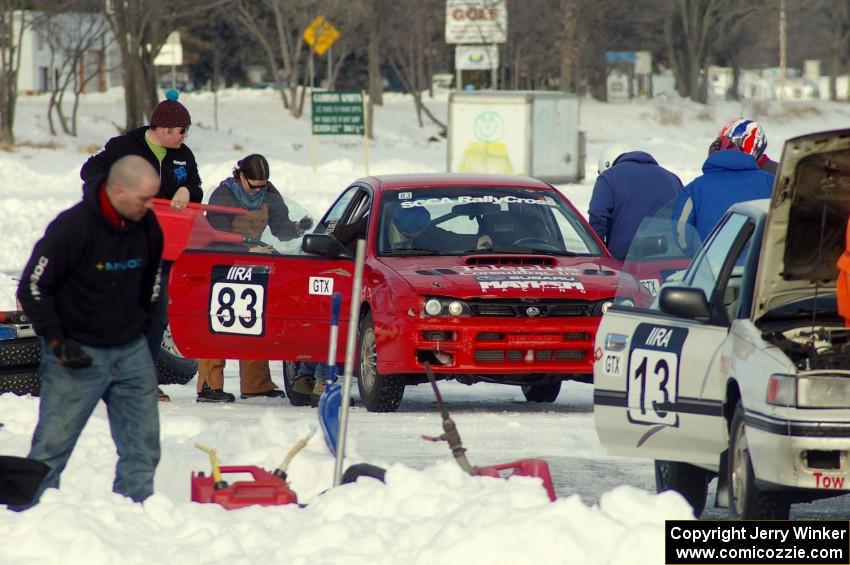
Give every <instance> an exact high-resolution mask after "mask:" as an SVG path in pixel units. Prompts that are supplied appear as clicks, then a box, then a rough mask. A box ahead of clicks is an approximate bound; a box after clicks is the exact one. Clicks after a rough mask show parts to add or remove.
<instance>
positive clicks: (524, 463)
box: [474, 459, 558, 502]
mask: <svg viewBox="0 0 850 565" xmlns="http://www.w3.org/2000/svg"><path fill="white" fill-rule="evenodd" d="M507 470H511V471H513V473H511V474H510V475H508V476H513V475H517V476H520V477H537V478H538V479H540V480H542V481H543V488H544V489H546V494H548V495H549V500H551V501H553V502H554V501H555V500H556V499H557V498H558V497H557V496H556V495H555V486H554V485H553V484H552V475H551V474H550V473H549V463H547V462H546V461H544V460H543V459H520V460H518V461H512V462H511V463H502V464H500V465H489V466H487V467H476V468H475V470H474V474H476V475H479V476H481V477H496V478H501V477H502V474H501V473H500V471H507Z"/></svg>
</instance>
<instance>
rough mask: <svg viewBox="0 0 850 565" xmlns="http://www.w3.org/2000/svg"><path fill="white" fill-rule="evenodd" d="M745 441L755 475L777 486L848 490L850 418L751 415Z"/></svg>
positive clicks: (748, 419) (849, 489)
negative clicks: (782, 417) (802, 418)
mask: <svg viewBox="0 0 850 565" xmlns="http://www.w3.org/2000/svg"><path fill="white" fill-rule="evenodd" d="M745 423H746V426H747V442H748V444H749V448H750V457H751V459H752V462H753V467H754V470H755V474H756V477H757V478H758V480H759V481H760V482H763V483H766V484H771V485H776V486H780V487H791V488H798V489H809V490H816V491H824V494H826V493H828V492H829V491H834V492H835V494H839V493H841V492H850V420H848V419H847V418H846V416H844V418H842V419H841V420H836V419H832V418H829V416H828V415H826V414H824V418H823V420H822V421H812V420H808V421H806V420H794V419H788V420H785V421H782V420H779V419H774V418H765V417H760V416H759V415H750V414H748V417H747V419H746V421H745Z"/></svg>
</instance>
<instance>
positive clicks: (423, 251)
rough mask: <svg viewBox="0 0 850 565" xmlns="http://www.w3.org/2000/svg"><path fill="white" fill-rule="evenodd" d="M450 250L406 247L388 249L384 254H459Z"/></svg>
mask: <svg viewBox="0 0 850 565" xmlns="http://www.w3.org/2000/svg"><path fill="white" fill-rule="evenodd" d="M457 254H458V253H454V252H449V251H436V250H434V249H423V248H421V247H408V248H406V249H387V250H385V251H384V255H457Z"/></svg>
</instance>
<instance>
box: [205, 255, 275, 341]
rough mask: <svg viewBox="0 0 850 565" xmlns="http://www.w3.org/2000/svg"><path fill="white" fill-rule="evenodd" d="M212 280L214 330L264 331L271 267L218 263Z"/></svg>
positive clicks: (210, 309) (237, 333) (229, 332)
mask: <svg viewBox="0 0 850 565" xmlns="http://www.w3.org/2000/svg"><path fill="white" fill-rule="evenodd" d="M210 281H211V283H212V284H211V285H210V308H209V314H210V318H209V320H210V332H211V333H223V334H236V335H248V336H262V335H265V331H266V328H265V316H264V314H265V309H266V291H267V289H268V285H269V268H268V267H265V266H250V265H216V266H214V267H213V269H212V276H211V278H210Z"/></svg>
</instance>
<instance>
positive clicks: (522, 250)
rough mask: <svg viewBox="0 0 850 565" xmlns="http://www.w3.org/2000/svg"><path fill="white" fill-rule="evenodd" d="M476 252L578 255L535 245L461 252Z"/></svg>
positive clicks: (466, 253) (465, 253) (467, 253)
mask: <svg viewBox="0 0 850 565" xmlns="http://www.w3.org/2000/svg"><path fill="white" fill-rule="evenodd" d="M476 253H480V254H482V255H484V254H488V253H493V254H499V253H501V254H503V255H528V254H529V253H534V254H537V255H560V256H563V257H576V256H578V255H579V254H578V253H573V252H572V251H564V250H561V249H559V250H552V249H537V248H535V247H511V248H510V249H469V250H467V251H464V252H463V254H464V255H469V254H476Z"/></svg>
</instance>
